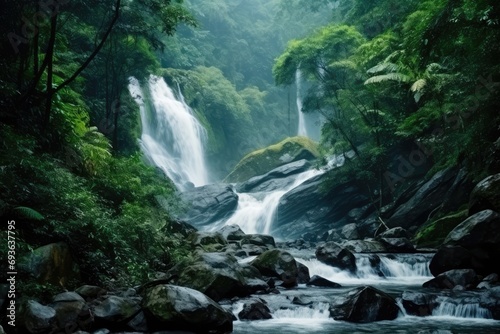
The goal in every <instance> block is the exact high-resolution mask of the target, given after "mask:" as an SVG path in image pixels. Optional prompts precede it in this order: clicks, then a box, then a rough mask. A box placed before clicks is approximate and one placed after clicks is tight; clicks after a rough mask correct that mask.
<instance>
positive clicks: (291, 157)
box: [224, 137, 319, 182]
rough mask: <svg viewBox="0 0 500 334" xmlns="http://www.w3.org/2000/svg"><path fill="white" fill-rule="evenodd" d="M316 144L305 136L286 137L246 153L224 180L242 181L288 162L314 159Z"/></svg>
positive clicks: (315, 156) (316, 152) (317, 155)
mask: <svg viewBox="0 0 500 334" xmlns="http://www.w3.org/2000/svg"><path fill="white" fill-rule="evenodd" d="M317 146H318V145H317V144H316V143H314V142H313V141H312V140H310V139H308V138H305V137H292V138H287V139H285V140H283V141H282V142H280V143H278V144H275V145H271V146H269V147H266V148H264V149H261V150H257V151H254V152H252V153H249V154H247V155H246V156H245V157H244V158H243V159H241V161H240V162H239V163H238V164H237V165H236V167H235V168H234V169H233V171H232V172H231V173H230V174H229V175H228V176H227V177H226V179H225V180H224V182H244V181H247V180H249V179H250V178H252V177H254V176H257V175H264V174H265V173H267V172H269V171H271V170H273V169H275V168H277V167H279V166H282V165H284V164H288V163H290V162H294V161H299V160H303V159H306V160H315V159H317V158H318V157H319V152H318V148H317Z"/></svg>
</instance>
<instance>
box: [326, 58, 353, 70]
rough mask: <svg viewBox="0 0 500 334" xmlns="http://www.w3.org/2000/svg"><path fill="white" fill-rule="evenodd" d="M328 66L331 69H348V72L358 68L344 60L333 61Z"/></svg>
mask: <svg viewBox="0 0 500 334" xmlns="http://www.w3.org/2000/svg"><path fill="white" fill-rule="evenodd" d="M328 66H329V67H331V68H338V69H350V70H356V69H357V68H358V67H357V65H356V63H355V62H353V61H350V60H346V59H344V60H340V61H335V62H333V63H331V64H330V65H328Z"/></svg>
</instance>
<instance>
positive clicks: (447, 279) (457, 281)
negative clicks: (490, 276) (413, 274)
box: [423, 269, 479, 289]
mask: <svg viewBox="0 0 500 334" xmlns="http://www.w3.org/2000/svg"><path fill="white" fill-rule="evenodd" d="M478 282H479V278H478V276H477V274H476V272H475V271H474V270H472V269H454V270H449V271H446V272H444V273H441V274H439V275H438V276H436V277H435V278H433V279H431V280H430V281H427V282H425V283H424V284H423V287H424V288H438V289H454V288H455V287H456V286H462V287H464V288H468V289H472V288H475V287H476V285H477V283H478Z"/></svg>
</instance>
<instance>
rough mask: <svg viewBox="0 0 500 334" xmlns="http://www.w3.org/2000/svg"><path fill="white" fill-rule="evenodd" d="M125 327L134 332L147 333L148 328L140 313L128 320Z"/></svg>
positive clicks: (144, 316)
mask: <svg viewBox="0 0 500 334" xmlns="http://www.w3.org/2000/svg"><path fill="white" fill-rule="evenodd" d="M127 327H128V328H129V329H131V330H133V331H135V332H140V333H145V332H147V331H148V329H149V327H148V323H147V320H146V315H145V314H144V312H143V311H140V312H139V313H137V314H136V315H135V316H134V317H133V318H132V319H130V321H129V322H128V323H127Z"/></svg>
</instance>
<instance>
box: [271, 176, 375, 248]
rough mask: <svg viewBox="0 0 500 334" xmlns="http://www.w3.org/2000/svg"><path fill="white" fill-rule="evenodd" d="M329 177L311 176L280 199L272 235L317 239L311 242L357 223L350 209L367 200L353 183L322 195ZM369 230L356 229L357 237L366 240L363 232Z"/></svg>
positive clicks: (285, 237)
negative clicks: (306, 236) (305, 236)
mask: <svg viewBox="0 0 500 334" xmlns="http://www.w3.org/2000/svg"><path fill="white" fill-rule="evenodd" d="M328 177H329V176H328V173H324V174H320V175H317V176H314V177H312V178H310V179H309V180H307V181H305V182H304V183H302V184H301V185H299V186H297V187H295V188H294V189H292V190H290V191H289V192H287V193H286V194H284V195H283V196H282V197H281V199H280V201H279V204H278V207H277V210H276V219H275V221H274V222H273V227H272V228H273V230H272V232H271V234H272V235H274V236H279V237H281V238H283V239H297V238H300V237H302V236H304V235H306V234H307V233H309V234H311V235H314V236H316V237H315V238H308V239H309V240H312V241H314V240H315V239H317V237H318V236H320V235H323V234H324V233H325V232H328V231H329V230H332V229H339V230H342V228H343V227H344V226H345V225H347V224H351V223H356V222H357V218H356V217H350V216H348V213H349V212H350V211H351V210H352V209H353V208H357V207H363V206H365V205H366V204H367V203H369V199H368V198H367V197H366V196H365V195H363V191H361V190H360V189H359V187H358V185H356V184H355V182H353V181H352V182H346V183H342V184H339V185H337V186H334V187H332V188H331V189H330V190H329V191H324V187H323V186H322V185H323V184H324V183H325V182H326V180H327V179H328ZM368 230H369V229H363V231H360V230H359V228H358V237H359V238H364V237H367V236H368V235H364V234H363V233H362V232H364V231H368ZM372 233H373V232H372ZM372 235H373V234H372Z"/></svg>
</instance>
